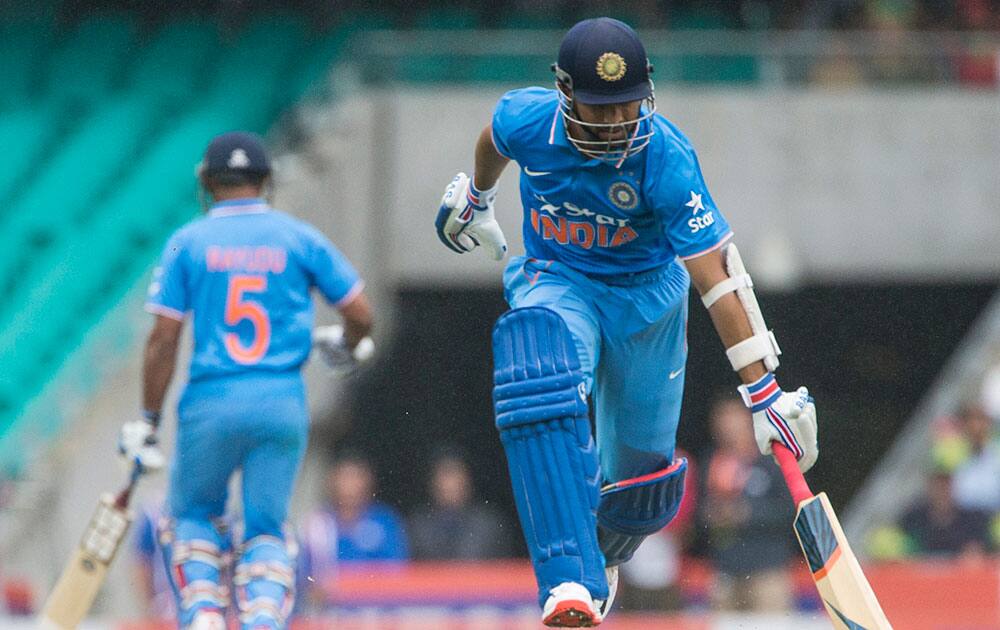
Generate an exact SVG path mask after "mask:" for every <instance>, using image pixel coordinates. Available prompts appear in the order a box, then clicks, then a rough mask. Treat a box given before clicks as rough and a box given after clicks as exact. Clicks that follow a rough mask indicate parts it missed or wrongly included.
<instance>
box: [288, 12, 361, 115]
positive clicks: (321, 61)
mask: <svg viewBox="0 0 1000 630" xmlns="http://www.w3.org/2000/svg"><path fill="white" fill-rule="evenodd" d="M352 33H353V31H352V30H351V29H350V28H348V27H344V26H341V27H339V28H336V29H334V30H332V31H331V32H329V33H327V34H325V35H323V36H321V37H318V38H316V39H314V40H311V41H310V42H309V43H308V44H307V45H306V47H305V50H303V51H302V54H301V56H300V57H299V59H298V60H297V62H296V64H295V67H294V68H293V69H292V74H291V76H290V78H289V82H288V93H289V95H290V96H291V97H292V98H293V99H297V98H300V97H301V96H302V95H304V94H307V93H309V92H310V91H311V90H313V89H320V90H322V89H323V84H322V83H321V81H322V79H323V78H324V77H326V74H327V72H328V71H329V70H330V68H331V67H332V66H333V64H334V63H335V62H336V60H337V58H338V57H339V56H340V53H341V52H343V50H344V47H345V46H346V44H347V42H348V40H349V39H350V37H351V35H352Z"/></svg>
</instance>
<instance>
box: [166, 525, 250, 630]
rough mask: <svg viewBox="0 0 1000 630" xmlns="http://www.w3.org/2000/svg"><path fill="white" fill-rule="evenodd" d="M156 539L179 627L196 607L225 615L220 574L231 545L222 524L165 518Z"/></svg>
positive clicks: (226, 603) (225, 594) (225, 595)
mask: <svg viewBox="0 0 1000 630" xmlns="http://www.w3.org/2000/svg"><path fill="white" fill-rule="evenodd" d="M158 538H159V542H160V546H161V547H162V549H163V559H164V562H165V563H166V569H167V576H168V577H169V578H170V585H171V587H173V591H174V597H175V598H176V601H177V619H178V622H179V623H180V626H181V627H182V628H186V627H187V626H188V624H190V623H191V621H192V620H193V619H194V615H195V614H196V613H197V612H198V611H199V610H214V611H218V612H220V613H222V614H225V611H226V608H227V607H228V606H229V589H228V588H227V587H226V585H225V584H224V580H223V575H224V574H225V573H226V572H227V571H228V567H229V560H230V553H231V551H232V544H231V542H230V540H229V535H228V532H227V531H226V530H225V528H224V526H223V525H221V524H220V523H219V522H217V521H216V522H213V521H210V520H208V519H186V518H185V519H176V520H174V519H165V520H164V521H163V522H162V523H161V524H160V527H159V531H158Z"/></svg>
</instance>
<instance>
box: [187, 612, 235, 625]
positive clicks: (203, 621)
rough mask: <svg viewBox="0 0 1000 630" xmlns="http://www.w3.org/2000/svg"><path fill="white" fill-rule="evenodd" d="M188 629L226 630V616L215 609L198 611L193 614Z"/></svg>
mask: <svg viewBox="0 0 1000 630" xmlns="http://www.w3.org/2000/svg"><path fill="white" fill-rule="evenodd" d="M188 630H226V618H225V617H223V616H222V614H221V613H218V612H215V611H205V612H200V613H198V614H196V615H195V616H194V620H192V621H191V625H190V626H188Z"/></svg>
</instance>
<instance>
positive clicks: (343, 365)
mask: <svg viewBox="0 0 1000 630" xmlns="http://www.w3.org/2000/svg"><path fill="white" fill-rule="evenodd" d="M312 341H313V345H314V346H315V347H316V349H317V350H319V353H320V356H322V357H323V361H325V362H326V364H327V365H328V366H330V367H331V368H332V369H333V370H335V371H338V372H349V371H351V370H353V369H355V368H356V367H357V366H358V365H360V364H361V363H365V362H366V361H368V360H369V359H371V358H372V355H373V354H375V342H374V341H372V338H371V337H365V338H364V339H362V340H361V341H359V342H358V345H357V346H355V347H354V350H351V349H350V348H349V347H347V337H346V336H345V335H344V327H343V326H341V325H340V324H334V325H333V326H317V327H316V328H315V329H314V330H313V336H312Z"/></svg>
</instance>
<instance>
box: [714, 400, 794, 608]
mask: <svg viewBox="0 0 1000 630" xmlns="http://www.w3.org/2000/svg"><path fill="white" fill-rule="evenodd" d="M709 421H710V423H711V431H712V437H713V439H714V440H715V451H714V452H713V453H712V454H711V456H710V457H709V459H708V465H707V467H706V472H705V484H704V492H703V494H702V501H701V507H702V520H703V522H704V524H705V526H706V527H707V529H708V548H709V556H710V558H711V560H712V561H713V563H714V566H715V569H716V572H717V583H716V586H715V592H714V594H713V599H714V602H713V603H714V605H715V607H716V608H721V609H736V610H762V611H782V610H788V609H789V607H790V606H791V604H792V584H791V581H790V579H789V576H788V572H787V567H788V564H789V561H790V560H791V559H792V557H793V553H794V548H793V547H792V546H791V542H790V541H789V537H788V524H789V523H790V522H791V521H792V518H793V517H794V514H793V511H792V502H791V501H790V500H789V498H788V491H787V490H786V489H785V486H784V483H783V481H782V478H781V473H780V471H779V470H778V467H777V466H776V465H775V464H774V463H773V462H772V461H770V460H769V459H767V458H764V457H761V455H760V452H759V451H758V450H757V443H756V441H755V440H754V435H753V423H752V420H751V416H750V411H749V410H748V409H747V408H746V407H744V406H743V404H742V403H741V402H740V401H739V400H736V399H732V398H726V399H721V400H719V401H717V402H716V403H715V404H714V405H713V407H712V410H711V413H710V418H709Z"/></svg>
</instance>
